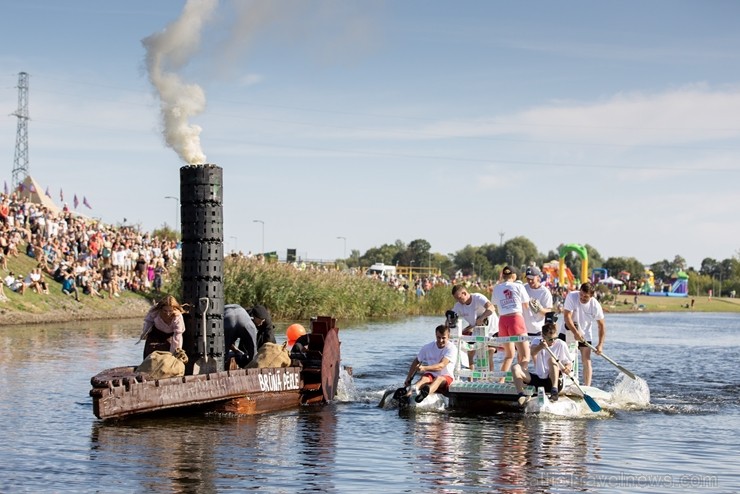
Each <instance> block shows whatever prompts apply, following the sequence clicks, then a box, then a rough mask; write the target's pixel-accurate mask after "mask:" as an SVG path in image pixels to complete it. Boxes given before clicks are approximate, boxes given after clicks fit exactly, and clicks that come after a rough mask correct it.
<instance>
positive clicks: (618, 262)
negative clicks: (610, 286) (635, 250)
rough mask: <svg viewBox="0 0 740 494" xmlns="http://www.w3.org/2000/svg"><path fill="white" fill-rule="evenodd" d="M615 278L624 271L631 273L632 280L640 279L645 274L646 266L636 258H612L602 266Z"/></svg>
mask: <svg viewBox="0 0 740 494" xmlns="http://www.w3.org/2000/svg"><path fill="white" fill-rule="evenodd" d="M602 267H604V268H606V269H608V270H609V274H610V275H611V276H614V277H615V278H616V277H618V276H619V273H620V272H622V271H627V272H628V273H630V278H631V279H639V278H640V277H642V275H643V274H644V273H645V266H644V265H643V264H642V263H641V262H640V261H638V260H637V259H635V258H634V257H610V258H609V259H607V260H606V261H604V263H603V264H602Z"/></svg>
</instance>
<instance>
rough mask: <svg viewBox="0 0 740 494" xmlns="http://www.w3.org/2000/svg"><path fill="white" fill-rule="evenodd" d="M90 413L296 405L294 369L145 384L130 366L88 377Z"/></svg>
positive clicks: (240, 409) (298, 386) (261, 409)
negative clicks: (224, 404) (226, 403)
mask: <svg viewBox="0 0 740 494" xmlns="http://www.w3.org/2000/svg"><path fill="white" fill-rule="evenodd" d="M91 382H92V385H93V389H91V390H90V396H92V398H93V413H94V414H95V416H96V417H98V418H100V419H108V418H120V417H125V416H128V415H135V414H141V413H147V412H154V411H159V410H166V409H169V408H176V407H185V406H193V405H204V404H208V403H214V402H220V401H227V400H232V399H237V398H238V399H239V400H236V401H235V403H234V404H232V405H231V406H229V407H224V408H223V410H224V411H233V412H235V413H248V414H256V413H263V412H267V411H273V410H279V409H283V408H289V407H293V406H297V405H298V404H299V403H300V389H301V387H302V381H301V368H300V367H282V368H264V369H238V370H234V371H223V372H215V373H212V374H199V375H195V376H182V377H172V378H169V379H159V380H147V379H146V376H144V375H141V374H137V373H135V372H134V367H117V368H115V369H110V370H107V371H103V372H101V373H100V374H98V375H97V376H95V377H93V378H92V379H91Z"/></svg>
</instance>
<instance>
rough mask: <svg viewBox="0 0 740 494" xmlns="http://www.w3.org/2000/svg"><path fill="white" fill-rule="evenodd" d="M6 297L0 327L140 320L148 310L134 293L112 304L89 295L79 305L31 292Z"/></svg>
mask: <svg viewBox="0 0 740 494" xmlns="http://www.w3.org/2000/svg"><path fill="white" fill-rule="evenodd" d="M6 295H7V296H8V298H10V301H8V302H0V326H7V325H17V324H44V323H49V322H69V321H93V320H103V319H130V318H142V319H143V318H144V316H145V315H146V313H147V311H148V310H149V308H150V307H151V303H150V302H149V300H147V299H146V298H145V297H143V296H141V295H137V294H133V293H126V294H123V296H121V297H120V298H113V299H112V300H108V299H105V300H103V299H101V298H97V299H93V298H92V297H90V296H89V295H83V296H81V297H80V301H79V302H77V301H75V299H74V298H73V297H68V296H66V295H63V294H62V295H61V297H63V298H61V297H54V296H53V295H51V294H49V295H44V294H37V293H31V292H30V291H27V292H26V293H25V294H24V295H17V294H15V293H10V294H9V293H8V291H6ZM19 298H20V300H19ZM60 298H61V299H60Z"/></svg>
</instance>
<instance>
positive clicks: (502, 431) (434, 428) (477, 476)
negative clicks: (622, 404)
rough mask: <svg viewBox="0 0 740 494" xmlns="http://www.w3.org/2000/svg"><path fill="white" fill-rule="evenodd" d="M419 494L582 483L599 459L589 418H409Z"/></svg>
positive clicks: (518, 490) (436, 415) (521, 489)
mask: <svg viewBox="0 0 740 494" xmlns="http://www.w3.org/2000/svg"><path fill="white" fill-rule="evenodd" d="M405 423H406V425H407V428H408V430H407V435H408V437H410V438H412V439H413V441H414V446H415V448H414V449H415V451H417V452H418V457H417V458H416V461H415V462H414V464H415V465H417V470H416V472H415V473H416V474H418V476H419V479H420V483H421V491H431V492H450V491H454V490H455V487H456V486H460V485H465V486H479V487H480V489H482V490H494V489H495V490H496V491H497V492H509V493H524V492H533V490H532V488H533V487H535V488H536V489H535V492H548V491H549V489H550V488H551V487H555V488H560V487H563V486H566V485H570V486H574V485H579V484H583V483H584V482H580V483H579V482H578V479H583V478H587V477H588V475H589V472H588V466H589V465H593V464H598V462H599V461H600V450H601V446H600V444H599V443H600V440H599V434H598V433H593V431H591V433H590V432H589V428H590V426H589V423H590V421H588V420H571V419H561V418H549V417H545V416H541V417H531V416H512V415H500V416H496V417H490V418H484V417H476V416H456V415H446V414H440V413H423V414H416V415H414V416H408V417H406V420H405Z"/></svg>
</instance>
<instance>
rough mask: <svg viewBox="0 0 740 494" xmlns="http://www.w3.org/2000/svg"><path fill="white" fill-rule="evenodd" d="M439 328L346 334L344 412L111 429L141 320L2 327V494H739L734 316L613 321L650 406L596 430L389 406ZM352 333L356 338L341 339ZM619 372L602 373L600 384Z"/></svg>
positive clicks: (552, 420) (179, 420) (597, 377)
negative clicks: (109, 385)
mask: <svg viewBox="0 0 740 494" xmlns="http://www.w3.org/2000/svg"><path fill="white" fill-rule="evenodd" d="M439 322H440V320H439V318H429V317H419V318H411V319H406V320H402V321H389V322H372V323H360V324H354V325H353V324H345V325H342V324H340V333H339V335H340V340H341V341H342V347H341V348H342V359H343V363H344V364H345V365H347V366H351V367H352V368H353V377H349V376H348V375H343V376H342V379H341V383H340V394H339V399H338V400H337V401H336V402H335V403H332V404H330V405H328V406H325V407H320V408H299V409H294V410H287V411H284V412H279V413H273V414H269V415H264V416H257V417H246V416H223V415H215V414H178V415H176V416H158V417H146V418H136V419H130V420H122V421H113V422H102V421H100V420H98V419H96V418H95V416H94V415H93V413H92V403H91V399H90V398H89V395H88V392H89V389H90V377H91V376H93V375H95V374H97V373H98V372H99V371H101V370H103V369H105V368H109V367H117V366H121V365H134V364H136V363H138V362H139V360H140V355H141V353H140V352H141V347H140V346H134V345H133V343H134V341H135V339H136V337H137V336H138V332H139V329H140V322H139V321H136V320H134V321H119V322H84V323H56V324H55V323H50V324H47V325H43V326H19V327H5V328H2V329H0V341H1V342H2V350H3V351H2V353H1V354H0V416H1V417H2V419H1V420H0V431H1V432H2V438H3V440H2V441H0V459H1V460H0V478H1V479H2V481H1V482H0V492H177V493H179V492H224V491H233V492H245V491H256V492H271V493H272V492H274V493H294V492H319V491H323V492H336V493H345V492H363V493H365V492H383V493H396V492H435V493H454V492H515V493H527V492H543V493H569V492H574V491H580V492H614V493H628V492H651V493H663V492H679V491H682V490H683V491H690V492H711V493H730V492H738V491H740V473H738V472H739V469H738V466H737V460H738V453H737V451H738V445H739V444H740V407H739V406H738V402H737V389H738V386H739V385H740V369H739V368H738V358H737V348H738V342H739V341H740V316H738V315H735V314H695V313H680V314H675V313H674V314H639V315H617V314H615V315H611V314H608V315H607V331H608V334H607V343H606V346H605V351H606V353H607V355H609V356H610V357H612V358H613V359H614V360H616V361H618V362H619V363H620V364H621V365H623V366H624V367H626V368H628V369H630V370H632V371H633V372H635V373H636V374H638V375H639V376H640V378H642V379H643V380H644V381H645V382H646V383H647V385H648V386H649V392H650V404H649V405H647V406H639V407H623V408H617V409H612V410H609V411H607V412H604V413H601V414H598V415H596V416H593V415H588V416H583V417H567V418H566V417H559V416H553V415H534V414H530V415H521V414H498V415H492V416H481V415H466V414H460V413H451V412H426V413H416V414H407V413H399V412H398V410H394V409H382V408H379V407H378V406H377V405H378V401H379V399H380V397H381V396H382V393H383V391H384V390H386V389H391V388H395V387H397V386H399V385H400V384H401V382H402V381H403V379H404V377H405V374H406V370H407V369H408V365H409V363H410V362H411V360H412V359H413V358H414V356H415V354H416V351H417V350H418V349H419V347H420V346H421V345H423V344H425V343H427V342H429V341H432V339H433V337H434V327H435V326H436V324H438V323H439ZM342 326H344V327H342ZM620 383H621V384H623V379H622V378H618V371H617V370H616V369H615V368H614V367H612V366H611V365H609V364H608V363H607V362H606V361H604V360H603V359H602V358H599V357H596V358H595V360H594V382H593V385H594V386H597V387H599V388H602V389H604V390H608V391H610V390H614V389H615V386H617V387H619V386H620Z"/></svg>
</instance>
